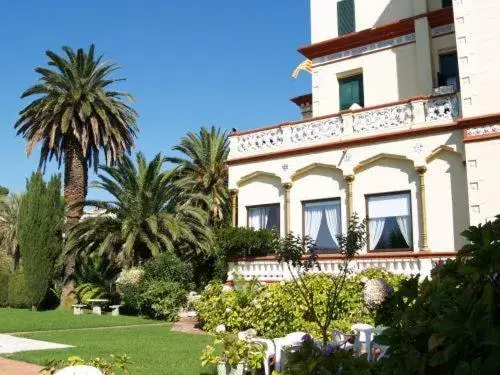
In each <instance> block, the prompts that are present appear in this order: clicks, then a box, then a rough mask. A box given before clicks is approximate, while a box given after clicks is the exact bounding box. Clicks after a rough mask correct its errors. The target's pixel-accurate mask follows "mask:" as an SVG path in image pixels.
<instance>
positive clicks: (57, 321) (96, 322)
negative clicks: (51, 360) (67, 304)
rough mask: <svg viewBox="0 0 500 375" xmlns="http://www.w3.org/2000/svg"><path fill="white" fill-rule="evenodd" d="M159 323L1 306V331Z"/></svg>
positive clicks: (142, 319)
mask: <svg viewBox="0 0 500 375" xmlns="http://www.w3.org/2000/svg"><path fill="white" fill-rule="evenodd" d="M152 323H158V321H155V320H149V319H144V318H138V317H135V316H124V315H120V316H111V315H101V316H97V315H92V314H90V313H88V314H85V315H79V316H75V315H73V314H72V312H71V311H70V310H51V311H40V312H38V311H30V310H21V309H2V308H0V333H12V332H28V331H51V330H56V329H74V328H91V327H112V326H129V325H135V324H152Z"/></svg>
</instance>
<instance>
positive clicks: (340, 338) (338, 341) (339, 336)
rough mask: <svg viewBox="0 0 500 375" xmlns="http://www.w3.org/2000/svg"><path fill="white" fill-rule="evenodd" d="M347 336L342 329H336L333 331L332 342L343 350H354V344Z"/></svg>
mask: <svg viewBox="0 0 500 375" xmlns="http://www.w3.org/2000/svg"><path fill="white" fill-rule="evenodd" d="M347 336H348V335H347V334H345V333H344V332H342V331H338V330H334V331H333V332H332V344H333V345H334V346H336V347H337V348H339V349H341V350H352V349H353V348H354V345H353V344H352V343H350V342H349V341H348V340H349V339H348V337H347Z"/></svg>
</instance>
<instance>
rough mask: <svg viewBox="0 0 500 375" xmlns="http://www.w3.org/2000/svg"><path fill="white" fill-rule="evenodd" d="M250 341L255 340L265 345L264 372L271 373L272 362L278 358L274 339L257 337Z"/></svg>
mask: <svg viewBox="0 0 500 375" xmlns="http://www.w3.org/2000/svg"><path fill="white" fill-rule="evenodd" d="M249 341H250V342H255V343H257V344H262V345H264V346H265V348H266V351H265V352H264V374H265V375H271V362H272V361H273V360H274V359H275V358H276V347H275V346H274V342H273V341H272V340H268V339H264V338H260V337H255V338H253V339H250V340H249Z"/></svg>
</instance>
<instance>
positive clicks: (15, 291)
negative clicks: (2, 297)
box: [7, 271, 31, 308]
mask: <svg viewBox="0 0 500 375" xmlns="http://www.w3.org/2000/svg"><path fill="white" fill-rule="evenodd" d="M8 290H9V294H8V299H7V301H8V304H9V306H10V307H21V308H27V307H31V302H30V298H29V296H28V294H27V289H26V280H25V278H24V274H23V273H22V272H21V271H18V272H16V273H14V274H12V275H11V276H10V278H9V288H8Z"/></svg>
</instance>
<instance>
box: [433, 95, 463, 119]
mask: <svg viewBox="0 0 500 375" xmlns="http://www.w3.org/2000/svg"><path fill="white" fill-rule="evenodd" d="M458 115H459V106H458V98H457V97H456V95H451V96H440V97H436V98H431V99H429V100H428V101H427V103H426V118H425V120H426V122H433V121H442V120H448V121H450V120H454V119H455V118H457V117H458Z"/></svg>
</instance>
